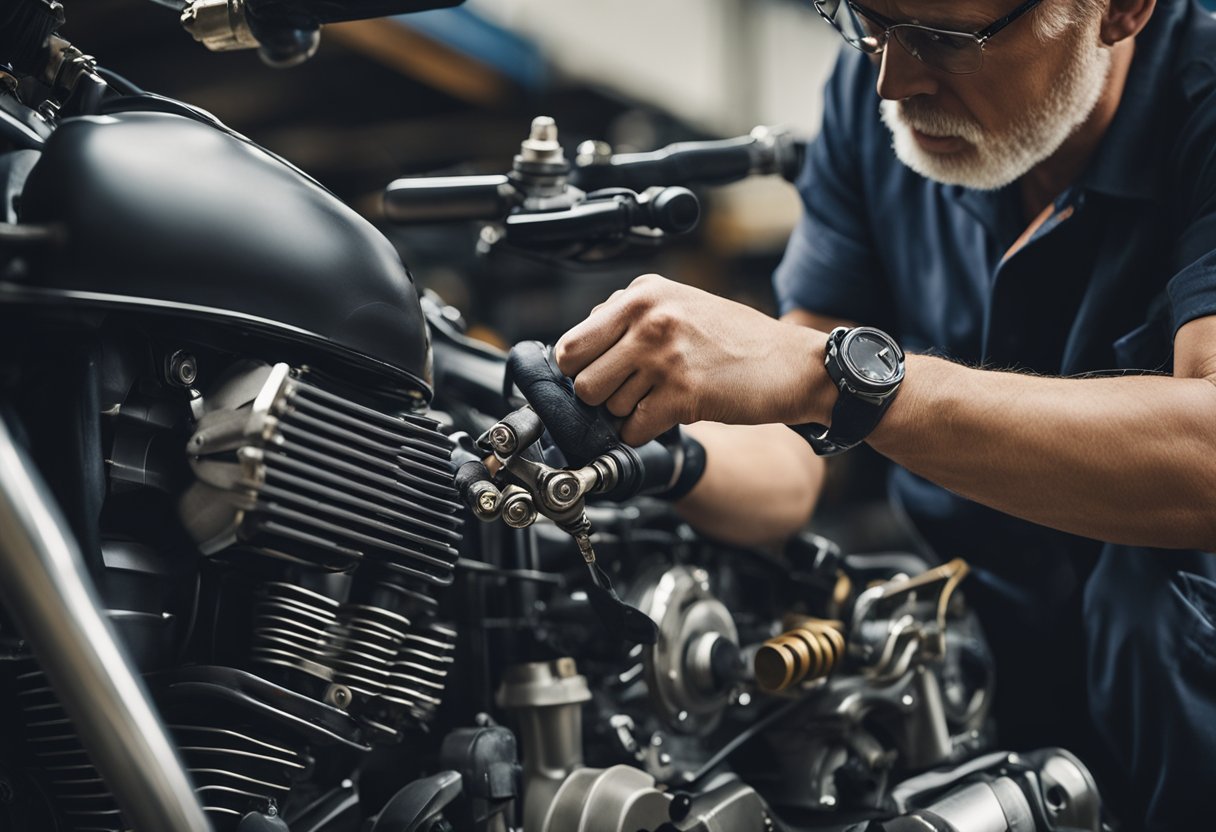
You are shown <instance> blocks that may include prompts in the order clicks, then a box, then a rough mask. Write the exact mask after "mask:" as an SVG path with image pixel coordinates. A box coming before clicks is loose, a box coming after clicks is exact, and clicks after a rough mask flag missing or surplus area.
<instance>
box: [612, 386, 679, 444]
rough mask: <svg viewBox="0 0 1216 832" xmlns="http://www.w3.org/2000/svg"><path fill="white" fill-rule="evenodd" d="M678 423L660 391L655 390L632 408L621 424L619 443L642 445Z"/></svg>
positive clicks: (674, 411) (677, 415)
mask: <svg viewBox="0 0 1216 832" xmlns="http://www.w3.org/2000/svg"><path fill="white" fill-rule="evenodd" d="M679 423H680V416H679V414H678V413H677V412H676V410H675V409H674V408H672V407H670V406H669V403H668V402H667V397H666V396H664V394H663V391H662V390H655V391H654V392H653V393H651V394H650V395H648V396H645V397H643V398H642V400H641V401H639V402H638V403H637V405H636V406H635V407H634V408H633V412H632V413H631V414H629V416H628V417H626V419H625V420H624V421H623V422H621V428H620V431H619V434H620V437H621V441H622V442H624V443H625V444H627V445H633V446H634V447H635V448H636V447H637V446H638V445H644V444H645V443H647V442H649V441H650V440H651V439H654V438H655V437H656V436H658V435H659V434H660V433H662V432H663V431H665V430H668V429H669V428H672V427H674V426H675V425H678V424H679Z"/></svg>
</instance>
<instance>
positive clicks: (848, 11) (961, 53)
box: [816, 0, 984, 75]
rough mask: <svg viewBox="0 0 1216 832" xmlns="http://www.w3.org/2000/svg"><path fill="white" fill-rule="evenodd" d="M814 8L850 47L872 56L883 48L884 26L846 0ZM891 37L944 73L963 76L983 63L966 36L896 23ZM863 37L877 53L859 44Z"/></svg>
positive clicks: (973, 42) (976, 47)
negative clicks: (869, 41)
mask: <svg viewBox="0 0 1216 832" xmlns="http://www.w3.org/2000/svg"><path fill="white" fill-rule="evenodd" d="M816 6H817V8H818V9H819V12H820V14H822V15H823V16H824V17H826V18H827V19H828V21H829V22H830V23H831V24H832V25H833V26H834V27H835V28H836V30H837V31H839V32H840V34H841V35H842V36H843V37H844V39H845V42H846V43H848V44H849V45H850V46H852V47H854V48H856V49H861V50H862V51H863V52H871V53H876V52H877V51H881V50H882V49H883V48H885V47H886V38H887V29H886V27H885V26H883V25H881V24H879V23H878V22H877V21H875V20H871V19H870V18H869V17H867V16H866V15H865V14H864V13H862V12H858V11H855V10H854V9H853V8H852V7H851V6H850V5H849V3H847V2H845V0H820V2H817V3H816ZM890 34H891V35H894V36H895V38H896V39H897V40H898V41H899V43H900V45H901V46H903V48H904V49H906V50H907V51H908V53H909V54H910V55H912V56H913V57H915V58H917V59H918V60H920V61H921V62H923V63H925V64H927V65H928V66H931V67H933V68H935V69H940V70H942V71H944V72H949V73H953V74H956V75H966V74H969V73H972V72H976V71H977V70H979V68H980V66H981V65H982V64H983V61H984V50H983V47H982V46H981V45H980V42H979V41H978V40H976V39H975V37H973V36H972V35H969V34H965V33H962V32H946V31H942V30H940V29H930V28H928V27H925V26H917V25H915V24H912V23H898V24H896V25H894V26H892V27H891V30H890ZM865 38H872V39H873V40H874V41H877V46H878V47H879V48H878V50H874V49H871V48H866V47H865V45H864V44H862V40H863V39H865Z"/></svg>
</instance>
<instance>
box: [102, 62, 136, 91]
mask: <svg viewBox="0 0 1216 832" xmlns="http://www.w3.org/2000/svg"><path fill="white" fill-rule="evenodd" d="M96 72H97V74H98V75H100V76H101V79H102V80H103V81H105V82H106V83H107V84H109V85H110V86H111V87H113V88H114V89H115V90H117V91H118V93H119V94H121V95H143V94H144V92H145V90H144V89H143V88H142V87H140V86H139V85H138V84H136V83H135V82H134V81H132V80H130V79H129V78H127V77H126V76H123V75H119V74H118V73H117V72H115V71H114V70H112V69H108V68H107V67H104V66H99V67H97V69H96Z"/></svg>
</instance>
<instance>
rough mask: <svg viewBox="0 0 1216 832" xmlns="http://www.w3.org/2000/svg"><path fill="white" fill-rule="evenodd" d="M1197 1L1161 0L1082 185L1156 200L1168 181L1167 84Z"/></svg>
mask: <svg viewBox="0 0 1216 832" xmlns="http://www.w3.org/2000/svg"><path fill="white" fill-rule="evenodd" d="M1191 13H1195V10H1194V9H1193V8H1192V2H1191V0H1158V3H1157V8H1156V10H1155V11H1154V12H1153V16H1152V18H1151V19H1150V20H1149V22H1148V25H1146V26H1145V27H1144V30H1143V31H1142V32H1141V33H1140V34H1139V35H1137V37H1136V54H1135V57H1134V58H1133V59H1132V66H1131V70H1130V71H1129V72H1128V76H1127V83H1126V84H1125V85H1124V88H1123V97H1122V99H1121V100H1120V101H1119V108H1118V110H1116V111H1115V117H1114V119H1113V120H1112V121H1111V124H1110V126H1109V127H1108V128H1107V131H1106V135H1105V136H1104V137H1103V138H1102V141H1101V142H1100V143H1099V144H1098V149H1097V151H1096V153H1095V155H1094V158H1093V159H1092V161H1091V162H1090V164H1089V167H1088V168H1086V170H1085V173H1083V174H1082V175H1081V178H1080V180H1079V181H1078V183H1077V184H1078V185H1079V186H1080V187H1081V188H1082V189H1084V190H1087V191H1092V192H1095V193H1100V194H1105V195H1107V196H1112V197H1117V198H1121V199H1153V198H1154V197H1156V196H1158V195H1159V194H1160V192H1161V189H1162V188H1163V187H1164V184H1165V175H1164V174H1165V165H1166V164H1167V163H1168V161H1169V160H1168V158H1167V157H1168V156H1169V154H1168V153H1163V152H1161V148H1160V147H1157V145H1158V144H1159V143H1160V141H1161V137H1162V136H1163V135H1168V133H1167V131H1164V130H1163V129H1162V127H1163V125H1164V124H1165V123H1167V122H1168V121H1169V120H1171V119H1172V118H1173V117H1174V116H1175V113H1174V112H1173V111H1172V106H1173V103H1174V101H1173V99H1172V97H1171V96H1170V94H1169V92H1168V91H1169V90H1170V89H1171V88H1170V85H1169V84H1168V83H1167V81H1168V79H1169V77H1170V76H1171V75H1172V73H1173V64H1174V58H1175V57H1176V52H1177V49H1178V45H1179V43H1180V42H1181V40H1182V38H1181V34H1180V32H1179V31H1178V29H1179V27H1180V26H1181V25H1182V24H1183V22H1184V20H1185V18H1186V16H1187V15H1188V14H1191Z"/></svg>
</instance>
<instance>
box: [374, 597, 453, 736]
mask: <svg viewBox="0 0 1216 832" xmlns="http://www.w3.org/2000/svg"><path fill="white" fill-rule="evenodd" d="M455 650H456V631H455V630H454V629H452V628H451V627H449V626H448V625H446V624H443V623H440V622H438V621H428V622H425V623H423V624H421V625H420V626H418V627H417V628H415V629H413V630H412V631H411V632H409V633H408V634H407V635H406V636H405V639H404V640H403V641H402V642H401V647H400V649H399V650H398V651H397V656H396V658H395V659H394V661H393V663H392V665H391V666H390V676H389V680H388V685H387V686H386V690H385V692H384V693H383V694H381V697H382V698H383V699H384V700H385V701H387V702H391V703H392V704H394V705H398V706H400V707H403V708H404V709H405V710H406V712H407V713H408V714H409V715H410V717H412V718H413V719H414V721H415V722H417V723H418V724H420V725H426V724H428V723H429V722H430V721H431V719H432V717H434V715H435V711H436V710H437V709H438V707H439V705H440V704H441V703H442V701H443V693H444V690H445V688H446V687H447V676H448V670H449V668H450V666H451V664H452V661H453V654H454V653H455Z"/></svg>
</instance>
